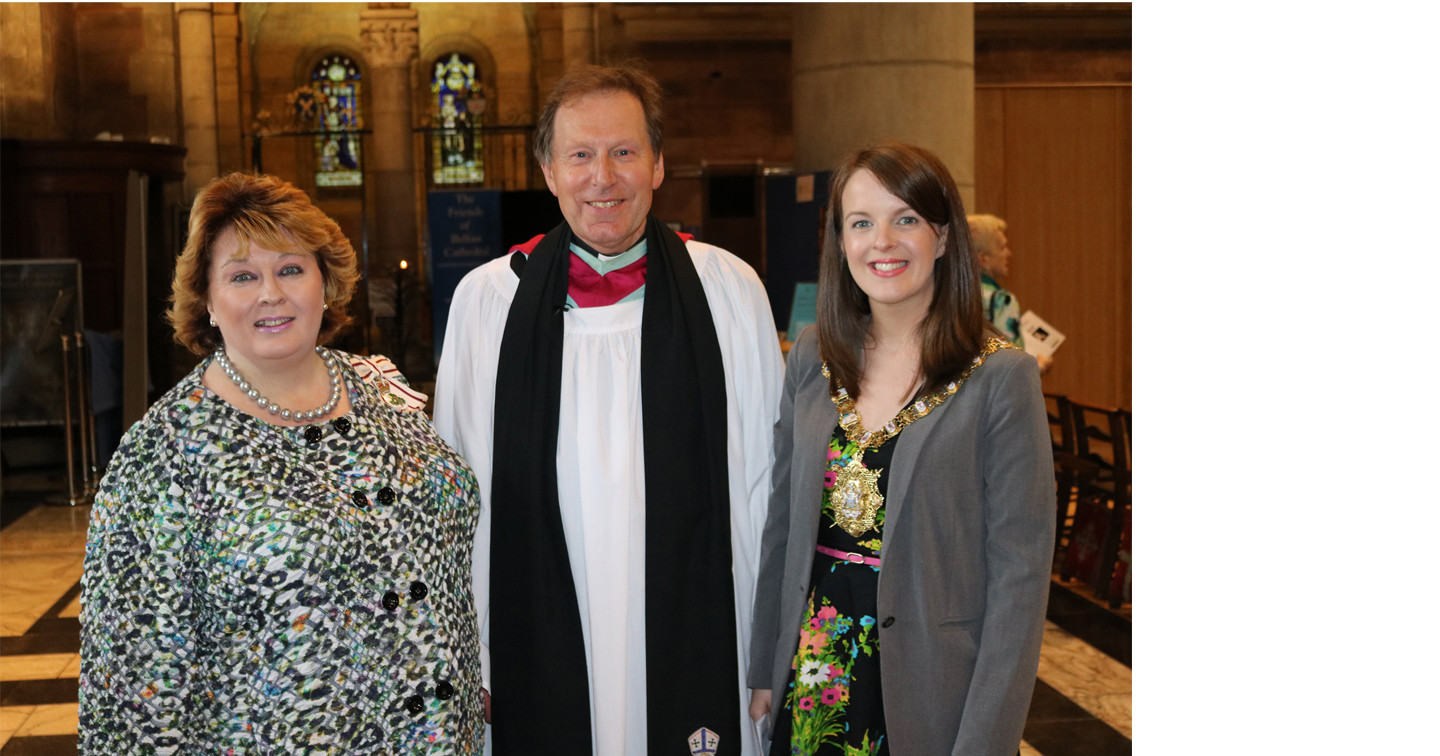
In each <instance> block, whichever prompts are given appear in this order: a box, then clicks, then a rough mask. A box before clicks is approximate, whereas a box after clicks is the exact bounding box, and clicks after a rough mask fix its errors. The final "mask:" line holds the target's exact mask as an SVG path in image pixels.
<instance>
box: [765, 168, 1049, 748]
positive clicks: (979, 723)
mask: <svg viewBox="0 0 1440 756" xmlns="http://www.w3.org/2000/svg"><path fill="white" fill-rule="evenodd" d="M964 218H965V211H964V209H963V208H962V207H961V204H960V199H959V192H958V191H957V190H956V187H955V182H954V180H953V179H952V178H951V177H950V174H949V172H948V171H947V170H946V168H945V166H944V164H943V163H942V162H940V160H939V159H938V158H936V157H935V156H934V155H933V154H932V153H930V152H928V151H926V150H924V149H922V148H919V147H915V146H912V145H907V144H899V143H893V142H887V143H882V144H879V145H876V146H873V147H868V148H865V149H862V150H860V151H858V152H856V153H855V154H853V155H851V156H850V157H849V158H848V159H846V161H845V162H844V163H843V164H842V165H841V166H840V167H839V168H837V169H836V171H835V173H834V178H833V180H832V186H831V191H830V207H829V212H828V215H827V219H826V223H825V232H826V233H825V242H824V248H823V250H822V252H821V261H820V291H819V298H818V307H819V319H818V322H817V325H816V326H815V327H812V328H807V329H806V330H805V331H804V332H803V333H802V334H800V337H799V338H798V339H797V340H796V342H795V345H794V346H793V347H792V349H791V351H790V355H789V358H788V360H787V364H786V369H785V389H784V393H783V394H782V398H781V404H780V421H779V422H778V423H777V424H776V426H775V443H774V448H775V472H774V476H773V481H774V483H773V489H772V493H771V497H770V513H769V517H768V519H767V520H766V523H765V535H764V538H763V540H762V542H761V549H760V551H761V563H760V579H759V583H758V585H757V588H756V594H755V612H754V616H755V630H754V633H753V636H754V639H753V642H752V645H751V657H750V683H751V687H752V688H753V689H754V693H753V695H752V699H751V706H750V715H751V717H752V718H754V719H755V720H756V721H760V720H762V719H763V718H765V717H767V716H768V717H769V719H770V721H773V722H774V723H775V724H774V731H773V740H772V747H771V750H770V753H771V754H773V755H777V756H778V755H780V754H817V753H819V754H847V753H866V754H884V753H891V752H893V753H905V754H964V755H965V756H1011V755H1012V754H1014V753H1016V751H1017V749H1018V748H1019V745H1020V737H1021V732H1022V730H1023V728H1024V725H1025V717H1026V712H1027V709H1028V707H1029V702H1030V695H1031V692H1032V691H1033V690H1034V686H1035V673H1036V668H1037V666H1038V663H1039V657H1040V644H1041V636H1042V634H1043V631H1044V625H1045V604H1046V601H1047V598H1048V595H1049V584H1050V556H1051V547H1052V544H1053V536H1054V527H1055V517H1054V506H1055V504H1054V497H1055V479H1054V475H1053V468H1052V465H1053V463H1052V460H1051V452H1050V433H1049V426H1048V423H1047V420H1046V416H1045V406H1044V401H1043V399H1042V398H1041V393H1040V376H1039V371H1038V370H1037V369H1036V366H1035V360H1034V359H1032V358H1031V357H1030V356H1028V355H1027V354H1025V352H1024V351H1022V350H1020V349H1018V348H1016V347H1015V346H1014V345H1012V344H1010V343H1009V342H1007V341H1005V340H1004V339H1002V338H1000V337H999V334H998V333H997V332H996V331H995V330H994V329H993V328H992V327H991V326H989V324H987V323H986V322H985V320H984V316H983V313H982V308H981V302H980V287H979V271H978V269H977V260H976V258H975V256H974V255H973V254H972V252H971V249H970V243H969V238H968V234H967V233H966V226H965V223H964Z"/></svg>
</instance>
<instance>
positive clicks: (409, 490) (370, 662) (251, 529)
mask: <svg viewBox="0 0 1440 756" xmlns="http://www.w3.org/2000/svg"><path fill="white" fill-rule="evenodd" d="M358 279H359V274H358V273H357V272H356V261H355V251H354V249H353V248H352V247H351V245H350V242H349V241H347V240H346V238H345V236H344V234H342V233H341V231H340V228H339V226H337V225H336V224H335V222H334V221H333V220H331V219H330V218H328V217H326V216H325V214H324V213H322V212H321V211H320V210H319V209H318V208H317V207H315V205H314V204H312V203H311V202H310V200H309V198H307V197H306V196H305V194H304V193H303V192H301V191H300V190H299V189H296V188H295V187H294V186H291V185H290V184H288V183H286V182H284V181H281V180H280V179H277V178H274V177H271V176H263V175H249V174H242V173H232V174H230V175H227V176H224V177H222V178H218V179H216V180H214V181H212V182H211V183H210V184H209V185H207V186H206V187H204V188H203V189H202V190H201V191H200V193H199V195H197V196H196V198H195V203H194V206H193V207H192V209H191V212H190V232H189V240H188V242H187V243H186V246H185V249H184V251H183V252H182V253H181V254H180V258H179V260H178V261H177V264H176V269H175V279H174V283H173V285H172V289H173V298H172V301H173V304H172V306H171V308H170V311H169V314H168V317H169V320H170V323H171V325H172V326H173V327H174V329H175V338H176V340H177V341H179V342H180V343H181V344H183V345H185V346H186V347H188V348H189V349H190V350H191V351H192V352H194V353H195V354H197V355H201V356H203V357H204V359H203V360H202V361H201V362H200V364H199V365H198V366H197V367H196V368H195V369H194V370H193V371H192V372H191V373H190V374H189V375H187V376H186V377H185V378H184V379H182V380H181V381H180V383H179V384H177V385H176V386H175V387H174V388H172V389H170V391H169V392H167V393H166V394H165V395H164V396H163V397H161V398H160V400H159V401H157V402H156V403H155V404H154V406H152V407H151V408H150V409H149V411H148V412H146V414H145V416H144V417H143V418H141V420H140V421H139V422H137V423H135V425H134V426H132V427H131V428H130V430H129V431H128V432H127V433H126V434H125V436H124V438H123V439H122V440H121V442H120V446H119V448H118V449H117V451H116V452H115V455H114V457H113V458H112V459H111V461H110V466H109V469H108V471H107V472H106V474H105V477H104V479H103V480H102V481H101V484H100V490H99V491H98V492H97V493H96V495H95V504H94V508H93V510H92V511H91V514H90V518H91V519H90V532H89V540H88V541H87V543H86V547H85V567H84V573H83V576H82V578H81V593H80V608H81V609H80V628H81V646H80V691H79V695H80V721H79V751H80V753H82V754H95V755H96V756H102V755H103V756H116V755H118V754H138V753H151V754H189V753H321V752H323V753H335V754H341V753H344V754H380V753H383V754H431V755H432V756H433V755H438V754H446V755H447V756H448V755H452V754H477V753H479V752H480V751H481V749H482V741H483V739H484V738H483V736H484V722H483V719H482V716H483V715H482V699H481V679H480V675H479V670H480V667H479V659H478V655H479V650H480V649H479V627H478V626H477V623H476V620H475V613H474V601H473V599H472V598H471V595H470V584H471V578H470V565H471V557H470V549H471V546H472V543H473V540H474V539H473V531H474V528H475V525H476V522H477V520H478V518H479V498H480V497H479V491H478V489H477V487H476V483H475V477H474V475H472V474H471V472H470V469H469V468H468V467H466V465H465V462H464V460H462V459H461V458H460V456H459V455H458V454H456V453H455V451H454V450H452V449H451V448H450V447H448V446H446V444H445V442H443V441H441V440H440V438H439V437H438V436H437V435H436V434H435V432H434V430H433V429H432V428H431V426H430V421H429V420H428V419H426V417H425V414H424V412H423V408H424V406H425V396H424V395H423V394H419V393H417V392H415V391H413V390H412V389H410V388H409V387H408V386H407V385H406V383H405V380H404V378H403V377H401V376H400V375H399V373H398V371H397V370H396V369H395V367H394V366H393V365H391V364H390V362H389V360H386V359H385V358H384V357H370V358H364V357H359V356H355V355H349V354H345V353H343V352H338V351H333V350H330V349H326V348H325V347H324V346H322V345H323V344H325V343H326V342H328V341H329V340H330V339H331V338H332V337H333V336H334V335H335V334H336V333H337V332H338V331H339V330H340V329H341V328H342V327H343V326H345V325H346V324H347V323H349V322H350V316H349V315H347V314H346V312H345V306H346V304H347V303H348V302H349V301H350V297H351V294H352V293H353V291H354V288H355V282H356V281H357V280H358Z"/></svg>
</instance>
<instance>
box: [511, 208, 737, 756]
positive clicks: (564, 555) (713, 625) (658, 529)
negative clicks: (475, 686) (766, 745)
mask: <svg viewBox="0 0 1440 756" xmlns="http://www.w3.org/2000/svg"><path fill="white" fill-rule="evenodd" d="M645 238H646V241H647V250H646V255H647V257H648V260H647V261H646V276H645V310H644V315H643V316H642V320H641V325H640V343H641V351H640V376H641V377H640V384H641V408H642V412H643V414H644V417H643V428H644V433H645V449H644V452H645V633H646V635H645V653H646V657H645V659H646V670H647V680H646V682H647V685H646V700H647V702H648V711H647V716H648V722H649V733H648V735H649V743H648V747H649V753H650V754H652V756H661V755H662V754H686V753H688V748H687V746H686V742H687V738H688V737H689V735H690V734H691V733H692V732H694V731H695V730H697V729H699V728H701V727H705V728H707V729H709V730H710V731H712V732H715V733H716V734H718V735H719V736H720V751H719V752H720V753H722V754H738V753H740V700H739V690H738V689H737V686H738V685H739V679H740V676H739V670H738V668H737V666H736V664H737V662H736V656H735V654H736V651H735V648H736V645H735V644H736V641H735V589H734V581H733V577H732V565H731V551H730V498H729V484H728V480H727V477H726V475H727V455H726V446H725V443H726V418H725V372H724V364H723V362H722V360H721V356H720V342H719V339H717V338H716V335H715V324H714V322H713V321H712V319H711V316H710V305H709V303H708V301H707V300H706V298H705V290H704V289H703V288H702V287H701V284H700V276H699V274H697V273H696V271H695V264H694V263H693V262H692V261H691V259H690V253H689V252H688V251H687V250H686V249H685V243H684V242H683V241H681V240H680V237H679V236H677V235H676V234H675V233H674V232H673V231H671V230H670V229H669V228H667V227H666V226H665V225H664V224H661V223H660V222H658V221H656V220H655V219H654V218H653V217H652V218H649V219H648V220H647V224H646V228H645ZM571 241H572V235H571V231H570V227H569V226H568V225H567V224H565V223H561V224H560V225H559V226H556V227H555V228H554V229H553V230H551V231H550V233H548V234H546V236H545V238H544V239H543V240H541V242H540V244H539V246H537V247H536V248H535V250H534V252H532V253H531V254H530V257H529V260H528V261H526V262H525V263H524V268H523V273H521V274H520V285H519V288H518V289H517V290H516V292H515V299H514V301H513V302H512V303H511V305H510V312H509V315H508V318H507V320H506V321H505V333H504V336H503V338H502V340H501V342H500V364H499V373H498V375H497V377H496V381H495V442H494V448H495V450H496V451H495V458H494V477H493V480H492V482H491V495H490V505H491V508H492V509H491V512H492V514H491V518H492V519H491V537H490V666H491V677H493V678H494V679H495V681H496V683H497V685H498V687H497V690H498V691H499V692H498V694H497V695H496V697H495V702H494V712H495V721H496V722H497V723H499V724H500V728H499V731H498V732H497V733H496V734H495V736H494V738H495V739H494V749H495V753H496V754H497V756H505V755H506V754H522V753H535V752H536V748H537V747H538V746H540V745H542V744H543V746H544V748H545V750H546V751H547V752H550V753H571V754H589V753H591V752H592V751H593V749H594V746H593V744H592V742H591V727H590V706H589V687H588V683H587V677H586V673H585V669H586V666H585V645H584V638H583V636H582V634H581V630H580V611H579V606H578V603H577V601H576V594H575V584H574V581H573V579H572V576H571V574H570V557H569V552H568V550H567V548H566V544H565V533H564V530H563V528H562V526H561V519H560V498H559V484H558V480H557V478H556V471H555V452H556V443H557V437H558V435H559V428H560V385H561V380H560V379H561V371H562V370H564V369H565V368H566V366H565V365H564V364H563V359H562V352H561V347H562V345H563V342H564V339H565V316H564V310H565V295H566V293H567V289H568V285H569V269H570V254H571V252H570V243H571ZM517 257H518V255H517ZM514 262H515V263H516V265H514V267H517V268H518V267H519V266H518V262H519V261H514ZM517 272H520V271H518V270H517ZM615 515H616V516H617V517H618V516H623V514H622V513H620V512H616V513H615ZM596 653H603V651H601V650H598V649H597V651H596Z"/></svg>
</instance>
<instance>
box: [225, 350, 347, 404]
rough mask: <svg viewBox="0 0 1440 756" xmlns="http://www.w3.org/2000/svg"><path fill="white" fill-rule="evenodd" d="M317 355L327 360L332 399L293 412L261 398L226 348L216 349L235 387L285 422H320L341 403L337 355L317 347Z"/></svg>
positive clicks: (326, 365)
mask: <svg viewBox="0 0 1440 756" xmlns="http://www.w3.org/2000/svg"><path fill="white" fill-rule="evenodd" d="M315 353H316V354H318V355H320V357H321V359H323V360H325V370H326V372H328V373H329V374H330V398H329V399H328V400H327V401H326V402H325V403H324V404H322V405H320V406H319V407H317V408H315V409H313V410H307V411H305V412H292V411H290V410H288V409H283V408H282V407H281V406H280V405H278V404H276V403H275V402H272V401H270V400H269V399H266V398H265V397H263V396H261V395H260V392H259V390H257V389H256V388H255V387H253V386H251V385H250V382H249V381H247V380H245V376H243V375H240V371H239V370H236V369H235V366H234V365H232V364H230V360H229V359H228V358H227V357H226V356H225V347H224V346H223V345H222V346H220V347H217V348H216V349H215V362H217V363H219V365H220V369H221V370H224V371H225V375H227V376H230V380H231V381H234V382H235V385H236V386H237V387H238V388H239V389H240V390H241V391H244V392H245V395H246V396H248V397H250V398H251V399H254V400H255V403H256V404H258V405H260V407H261V409H266V410H269V411H270V414H272V415H279V416H280V417H281V418H282V419H285V420H319V419H320V418H322V417H325V416H326V415H328V414H330V411H331V410H333V409H335V405H336V404H338V403H339V402H340V366H339V365H337V364H336V363H335V355H333V354H331V353H330V350H328V349H326V348H325V347H321V346H317V347H315Z"/></svg>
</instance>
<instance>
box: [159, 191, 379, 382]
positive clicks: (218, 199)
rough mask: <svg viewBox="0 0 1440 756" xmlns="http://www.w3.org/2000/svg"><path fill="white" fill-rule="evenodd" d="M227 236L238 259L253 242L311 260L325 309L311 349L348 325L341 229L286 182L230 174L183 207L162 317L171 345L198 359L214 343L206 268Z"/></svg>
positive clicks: (351, 289)
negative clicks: (186, 226)
mask: <svg viewBox="0 0 1440 756" xmlns="http://www.w3.org/2000/svg"><path fill="white" fill-rule="evenodd" d="M230 231H233V232H234V234H235V238H236V242H237V243H238V254H239V255H241V256H244V255H246V254H248V250H249V247H250V244H251V243H252V242H258V243H259V244H262V245H264V246H265V247H268V248H270V249H274V250H297V249H298V250H304V251H306V252H310V253H312V254H314V255H315V260H316V261H317V262H318V263H319V266H320V275H321V277H322V278H323V279H324V282H325V303H326V304H327V305H329V308H328V309H326V310H325V312H324V314H323V315H322V317H321V321H320V333H319V335H318V336H317V338H316V343H317V344H324V343H326V342H328V341H329V340H330V339H331V338H333V337H334V336H335V334H336V333H338V332H339V331H340V329H341V328H344V327H345V326H346V325H347V324H349V323H350V320H351V318H350V315H349V313H347V312H346V311H345V305H347V304H349V302H350V297H351V296H352V295H353V294H354V293H355V282H356V281H359V280H360V273H359V270H358V267H357V265H356V260H355V249H354V247H352V246H350V240H348V239H346V238H345V234H344V233H343V232H341V231H340V226H339V225H338V224H336V223H335V221H333V220H331V219H330V217H329V216H328V215H326V214H325V213H324V212H322V211H321V210H320V208H318V207H316V206H315V205H314V204H313V203H312V202H311V201H310V198H309V197H307V196H305V193H304V192H302V191H300V190H299V189H297V188H295V187H294V186H293V185H292V184H290V183H289V182H286V181H284V180H281V179H279V178H276V177H274V176H267V175H263V174H255V173H239V172H236V173H231V174H229V175H227V176H221V177H220V178H217V179H215V180H214V181H211V182H210V183H209V184H206V185H205V187H204V188H203V189H201V190H200V193H199V194H198V195H196V196H195V203H194V205H192V206H191V208H190V232H189V236H188V238H187V240H186V242H185V249H184V250H183V251H181V253H180V257H179V259H178V260H177V261H176V263H175V279H174V280H173V281H172V282H171V284H170V309H169V311H168V312H166V313H165V317H166V319H167V320H169V321H170V325H171V327H172V328H174V329H175V340H176V341H178V342H180V343H181V344H182V345H184V346H185V347H186V348H187V349H189V350H190V351H191V352H194V353H195V354H197V355H206V354H209V353H211V352H213V351H215V348H216V347H218V346H220V344H221V338H220V329H219V328H217V327H215V326H212V325H210V313H209V310H208V308H207V305H208V304H209V301H210V263H211V260H212V259H213V256H214V250H215V244H216V242H217V241H218V240H219V239H220V238H221V237H222V236H224V235H225V233H226V232H230Z"/></svg>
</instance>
